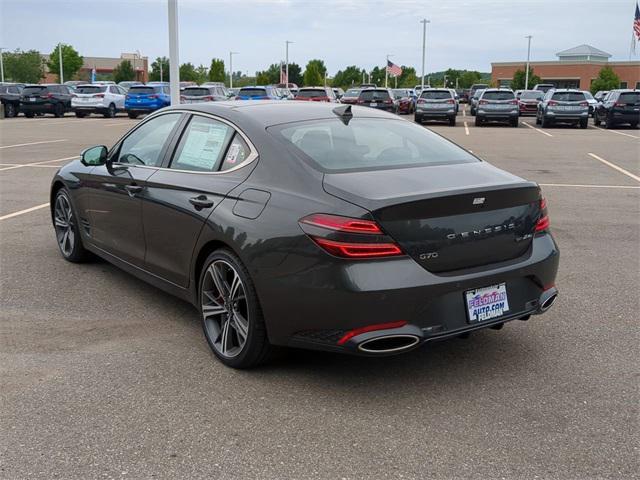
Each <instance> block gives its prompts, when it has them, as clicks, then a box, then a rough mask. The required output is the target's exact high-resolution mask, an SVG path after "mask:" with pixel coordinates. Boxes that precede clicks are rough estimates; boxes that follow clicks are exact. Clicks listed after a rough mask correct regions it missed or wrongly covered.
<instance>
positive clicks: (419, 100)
mask: <svg viewBox="0 0 640 480" xmlns="http://www.w3.org/2000/svg"><path fill="white" fill-rule="evenodd" d="M416 103H420V104H422V103H427V101H426V100H425V99H424V98H419V99H418V101H417V102H416Z"/></svg>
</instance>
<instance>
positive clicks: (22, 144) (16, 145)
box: [0, 138, 67, 149]
mask: <svg viewBox="0 0 640 480" xmlns="http://www.w3.org/2000/svg"><path fill="white" fill-rule="evenodd" d="M66 141H67V139H66V138H63V139H61V140H45V141H42V142H31V143H17V144H15V145H4V146H2V147H0V149H3V148H14V147H27V146H29V145H40V144H43V143H58V142H66Z"/></svg>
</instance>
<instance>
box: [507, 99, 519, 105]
mask: <svg viewBox="0 0 640 480" xmlns="http://www.w3.org/2000/svg"><path fill="white" fill-rule="evenodd" d="M517 104H518V101H517V100H511V101H510V102H509V105H517Z"/></svg>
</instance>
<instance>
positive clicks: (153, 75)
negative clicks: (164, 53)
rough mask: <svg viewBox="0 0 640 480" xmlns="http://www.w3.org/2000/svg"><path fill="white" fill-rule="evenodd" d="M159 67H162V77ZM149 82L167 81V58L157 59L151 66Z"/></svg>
mask: <svg viewBox="0 0 640 480" xmlns="http://www.w3.org/2000/svg"><path fill="white" fill-rule="evenodd" d="M160 66H162V76H161V75H160ZM149 81H151V82H158V81H164V82H166V81H169V59H168V58H167V57H158V58H156V61H155V62H153V63H152V64H151V72H149Z"/></svg>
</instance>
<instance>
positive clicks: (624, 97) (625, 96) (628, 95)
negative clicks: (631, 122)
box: [618, 92, 640, 105]
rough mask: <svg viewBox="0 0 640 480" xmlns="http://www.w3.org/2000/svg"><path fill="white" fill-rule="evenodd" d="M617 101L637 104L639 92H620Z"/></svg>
mask: <svg viewBox="0 0 640 480" xmlns="http://www.w3.org/2000/svg"><path fill="white" fill-rule="evenodd" d="M618 102H620V103H627V104H629V103H630V104H632V105H637V104H638V103H640V92H625V93H621V94H620V98H619V99H618Z"/></svg>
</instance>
